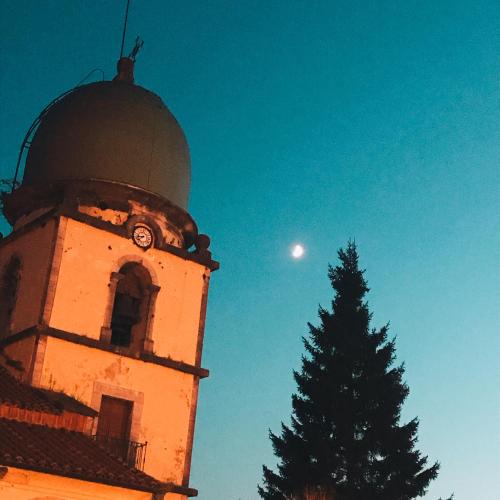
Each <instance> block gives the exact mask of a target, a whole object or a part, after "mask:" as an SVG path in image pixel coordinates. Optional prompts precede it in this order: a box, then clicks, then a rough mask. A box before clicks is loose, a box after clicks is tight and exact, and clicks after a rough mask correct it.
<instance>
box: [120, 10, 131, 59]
mask: <svg viewBox="0 0 500 500" xmlns="http://www.w3.org/2000/svg"><path fill="white" fill-rule="evenodd" d="M129 7H130V0H127V6H126V7H125V21H124V22H123V34H122V46H121V48H120V59H121V58H122V57H123V47H124V46H125V34H126V33H127V22H128V9H129Z"/></svg>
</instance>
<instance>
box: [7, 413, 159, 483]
mask: <svg viewBox="0 0 500 500" xmlns="http://www.w3.org/2000/svg"><path fill="white" fill-rule="evenodd" d="M0 465H4V466H11V467H18V468H21V469H30V470H36V471H40V472H46V473H48V474H56V475H59V476H67V477H72V478H76V479H81V480H84V481H91V482H98V483H104V484H109V485H113V486H121V487H124V488H129V489H134V490H141V491H148V492H152V493H155V492H161V491H167V490H168V487H169V485H168V484H165V483H161V482H160V481H157V480H156V479H154V478H152V477H151V476H148V475H147V474H145V473H143V472H141V471H139V470H137V469H133V468H131V467H128V466H127V465H125V464H124V463H122V462H121V461H120V460H119V459H118V458H115V457H114V456H112V455H110V454H109V453H108V452H107V451H106V450H105V449H104V448H102V447H101V446H100V445H99V444H98V443H97V442H96V441H94V440H93V439H92V438H90V437H88V436H86V435H85V434H81V433H79V432H71V431H66V430H63V429H53V428H49V427H45V426H42V425H31V424H26V423H24V422H16V421H14V420H7V419H3V418H0Z"/></svg>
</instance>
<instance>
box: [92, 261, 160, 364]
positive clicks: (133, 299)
mask: <svg viewBox="0 0 500 500" xmlns="http://www.w3.org/2000/svg"><path fill="white" fill-rule="evenodd" d="M119 264H120V267H119V268H118V271H117V272H112V273H111V277H110V282H109V285H108V287H109V300H108V307H107V310H106V318H105V324H104V326H103V328H102V329H101V340H102V341H104V342H106V343H108V344H110V345H112V346H115V347H117V348H121V349H126V350H128V351H129V352H130V353H132V354H140V353H141V352H152V351H153V340H152V338H151V328H152V322H153V318H154V307H155V302H156V296H157V294H158V292H159V290H160V287H159V286H158V285H156V284H155V278H156V276H154V275H153V276H152V273H151V272H150V270H149V269H148V268H146V266H144V265H143V263H142V260H141V259H133V260H132V259H130V260H128V259H126V260H125V261H124V260H123V259H120V262H119Z"/></svg>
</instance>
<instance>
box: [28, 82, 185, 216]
mask: <svg viewBox="0 0 500 500" xmlns="http://www.w3.org/2000/svg"><path fill="white" fill-rule="evenodd" d="M132 82H133V80H132V78H128V79H127V78H120V77H117V78H115V80H113V81H103V82H98V83H91V84H88V85H83V86H81V87H77V88H76V89H75V90H74V91H72V92H70V93H68V94H67V95H66V96H64V97H63V98H62V99H60V100H59V101H57V102H56V103H55V104H54V105H53V106H51V107H50V108H49V110H48V111H47V112H46V113H45V114H44V115H43V117H42V119H41V121H40V124H39V127H38V129H37V130H36V132H35V134H34V137H33V140H32V142H31V146H30V149H29V152H28V156H27V159H26V166H25V171H24V178H23V182H22V184H23V185H39V184H47V183H52V182H57V181H68V180H93V179H95V180H105V181H113V182H119V183H124V184H127V185H130V186H136V187H139V188H142V189H145V190H147V191H150V192H153V193H156V194H158V195H160V196H161V197H163V198H165V199H167V200H168V201H170V202H171V203H173V204H175V205H177V206H179V207H181V208H183V209H186V208H187V200H188V194H189V184H190V159H189V149H188V145H187V142H186V138H185V136H184V133H183V131H182V129H181V127H180V125H179V124H178V122H177V120H176V119H175V117H174V116H173V115H172V113H171V112H170V111H169V110H168V108H167V107H166V106H165V104H164V103H163V101H162V100H161V99H160V98H159V97H158V96H157V95H155V94H153V93H152V92H149V91H148V90H146V89H144V88H142V87H140V86H138V85H134V84H133V83H132Z"/></svg>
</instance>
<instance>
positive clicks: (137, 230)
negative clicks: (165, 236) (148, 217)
mask: <svg viewBox="0 0 500 500" xmlns="http://www.w3.org/2000/svg"><path fill="white" fill-rule="evenodd" d="M132 239H133V240H134V243H135V244H136V245H137V246H139V247H141V248H149V247H150V246H151V245H152V243H153V233H152V231H151V229H149V227H146V226H135V227H134V231H133V232H132Z"/></svg>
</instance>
